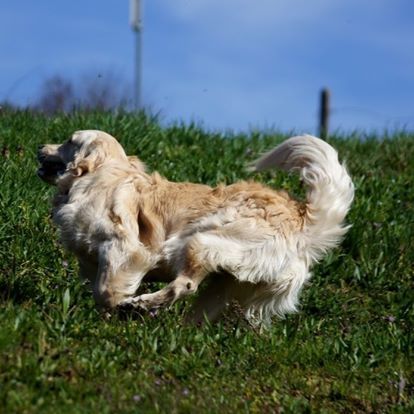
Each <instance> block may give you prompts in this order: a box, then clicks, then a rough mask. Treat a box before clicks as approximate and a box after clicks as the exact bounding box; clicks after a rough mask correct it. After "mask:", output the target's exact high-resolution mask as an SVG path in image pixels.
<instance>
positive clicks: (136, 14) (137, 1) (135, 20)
mask: <svg viewBox="0 0 414 414" xmlns="http://www.w3.org/2000/svg"><path fill="white" fill-rule="evenodd" d="M129 5H130V9H129V11H130V25H131V28H132V30H133V31H134V32H135V88H134V90H135V96H134V105H135V110H137V111H138V110H139V109H141V105H142V103H141V89H142V81H141V77H142V21H141V0H130V3H129Z"/></svg>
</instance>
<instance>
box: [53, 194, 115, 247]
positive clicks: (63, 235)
mask: <svg viewBox="0 0 414 414" xmlns="http://www.w3.org/2000/svg"><path fill="white" fill-rule="evenodd" d="M53 221H54V222H55V224H56V225H57V226H58V229H59V232H60V239H61V242H62V243H63V245H64V246H65V247H66V248H67V249H68V250H71V251H72V252H74V253H75V254H77V255H79V254H88V255H91V254H92V255H96V254H97V253H98V249H99V245H100V244H101V243H102V242H104V241H105V240H110V239H112V238H113V237H114V226H113V222H112V221H111V220H110V218H109V215H108V212H107V211H106V209H105V206H104V205H103V203H99V202H96V201H92V200H88V199H85V200H78V201H75V202H69V203H66V204H61V205H60V206H57V207H56V208H55V209H54V211H53Z"/></svg>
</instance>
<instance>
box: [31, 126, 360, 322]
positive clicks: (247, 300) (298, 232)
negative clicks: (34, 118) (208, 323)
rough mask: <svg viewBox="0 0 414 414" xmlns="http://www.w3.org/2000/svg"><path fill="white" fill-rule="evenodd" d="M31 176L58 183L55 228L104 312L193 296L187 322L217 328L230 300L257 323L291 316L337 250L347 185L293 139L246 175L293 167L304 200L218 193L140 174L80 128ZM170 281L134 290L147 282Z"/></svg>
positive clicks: (269, 192)
mask: <svg viewBox="0 0 414 414" xmlns="http://www.w3.org/2000/svg"><path fill="white" fill-rule="evenodd" d="M38 160H39V162H40V168H39V170H38V175H39V177H40V178H41V179H42V180H44V181H45V182H47V183H49V184H53V185H55V186H56V187H57V193H56V195H55V198H54V201H53V214H52V215H53V221H54V223H55V224H56V225H57V227H58V229H59V232H60V238H61V241H62V243H63V245H64V247H66V249H67V250H69V251H70V252H72V253H74V255H75V256H76V257H77V259H78V262H79V269H80V275H81V277H82V278H84V279H87V280H88V281H89V282H90V285H91V288H92V292H93V296H94V299H95V301H96V303H97V304H98V305H99V306H100V307H103V308H105V309H115V308H118V307H119V308H125V307H127V308H128V307H129V308H131V307H132V308H134V309H144V310H152V309H154V308H160V307H164V306H168V305H171V304H173V303H174V302H176V301H177V300H179V299H181V298H184V297H186V296H188V295H191V294H194V293H195V292H196V291H197V289H198V287H199V286H200V284H201V283H202V282H203V281H204V280H205V279H206V278H207V277H208V276H209V275H211V274H214V275H215V276H214V278H213V280H212V283H210V284H209V285H208V287H207V288H206V289H204V290H203V291H202V293H201V295H200V296H199V297H198V299H197V300H196V302H195V305H194V311H193V319H194V320H195V321H201V320H203V318H208V319H210V320H215V319H217V318H219V316H220V315H221V313H222V312H223V310H224V309H225V308H226V306H227V305H228V304H229V303H230V302H232V301H236V302H237V303H238V305H239V307H241V309H242V310H243V312H244V314H245V316H246V318H247V319H248V320H249V321H251V322H252V323H255V324H260V323H269V322H270V321H271V319H272V317H273V316H279V317H282V316H283V315H284V314H286V313H289V312H293V311H295V310H296V307H297V303H298V295H299V292H300V291H301V288H302V286H303V285H304V284H305V282H306V281H307V280H308V279H309V277H310V271H309V269H310V267H311V266H312V264H314V263H315V262H317V261H318V260H320V259H321V258H322V256H323V255H324V254H325V253H326V252H327V251H328V250H329V249H331V248H333V247H335V246H336V245H338V244H339V242H340V241H341V239H342V238H343V236H344V234H345V233H346V231H347V229H348V228H349V226H347V225H345V224H344V219H345V216H346V214H347V212H348V210H349V208H350V206H351V203H352V200H353V197H354V186H353V183H352V180H351V178H350V176H349V174H348V172H347V169H346V167H345V166H344V165H341V164H340V163H339V161H338V154H337V152H336V151H335V150H334V149H333V148H332V147H331V146H330V145H329V144H328V143H326V142H325V141H323V140H321V139H319V138H316V137H313V136H310V135H304V136H296V137H292V138H289V139H287V140H286V141H284V142H282V143H281V144H280V145H279V146H277V147H276V148H275V149H273V150H271V151H270V152H268V153H266V154H264V155H263V156H262V157H260V158H259V159H258V160H257V161H256V162H255V163H254V164H253V168H252V169H253V170H254V171H261V170H264V169H268V168H279V169H281V170H285V171H298V172H299V174H300V177H301V180H302V181H303V183H304V185H305V186H306V188H307V195H306V200H305V201H298V200H296V199H295V198H293V197H291V196H290V195H288V194H287V193H286V192H284V191H276V190H274V189H272V188H270V187H268V186H265V185H263V184H261V183H258V182H245V181H242V182H236V183H234V184H231V185H228V186H224V185H219V186H217V187H215V188H212V187H209V186H207V185H202V184H193V183H188V182H183V183H176V182H171V181H168V180H167V179H165V178H163V177H161V176H160V175H159V174H158V173H156V172H155V173H152V174H149V173H147V172H146V168H145V165H144V164H143V163H142V161H141V160H140V159H139V158H137V157H134V156H127V155H126V153H125V151H124V149H123V148H122V146H121V145H120V144H119V142H118V141H117V140H116V139H115V138H114V137H112V136H111V135H109V134H107V133H105V132H102V131H95V130H86V131H77V132H75V133H74V134H73V135H72V137H71V138H70V139H69V140H67V141H66V142H64V143H63V144H61V145H55V144H48V145H44V146H41V147H39V152H38ZM151 278H152V279H155V280H162V281H165V282H168V284H167V285H166V286H165V287H163V288H162V289H160V290H158V291H155V292H153V293H144V294H138V293H137V291H138V288H139V287H140V285H141V283H142V282H143V281H144V280H148V279H151Z"/></svg>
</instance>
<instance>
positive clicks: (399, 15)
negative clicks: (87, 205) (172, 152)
mask: <svg viewBox="0 0 414 414" xmlns="http://www.w3.org/2000/svg"><path fill="white" fill-rule="evenodd" d="M143 2H144V10H143V11H144V13H143V15H144V32H143V100H144V102H145V103H146V104H147V105H148V106H149V107H151V108H152V110H153V111H156V112H158V111H159V112H160V113H161V116H162V119H163V120H164V122H166V123H168V122H173V121H178V120H184V121H186V122H189V121H191V120H194V121H196V122H200V123H201V124H202V125H204V126H205V127H206V128H208V129H210V130H227V129H232V130H236V131H240V130H243V131H248V130H250V129H257V128H259V129H267V128H276V129H281V130H283V131H292V130H294V131H296V132H310V133H315V132H316V131H317V128H316V127H317V115H318V96H319V91H320V89H321V88H322V87H324V86H326V87H329V88H330V90H331V93H332V118H331V128H332V129H341V130H344V131H350V130H354V129H364V130H368V131H371V130H378V131H382V130H383V129H385V128H388V129H394V128H400V127H405V128H406V129H409V130H413V129H414V128H413V127H414V98H413V97H414V2H413V1H412V0H254V1H253V0H143ZM128 15H129V1H128V0H83V1H80V0H71V1H66V2H63V1H60V0H53V1H52V0H38V1H33V0H31V1H30V0H9V1H7V0H6V1H2V2H1V3H0V53H1V64H0V100H4V99H9V100H11V101H13V102H16V103H19V104H22V105H27V104H30V103H33V102H34V100H35V98H36V95H37V93H38V90H39V87H40V85H41V83H42V81H43V80H44V79H45V78H46V77H48V76H52V75H54V74H61V75H64V76H67V77H69V78H72V79H77V78H79V77H81V76H83V75H85V73H87V74H91V73H92V74H95V73H96V74H101V73H108V72H113V73H116V74H117V76H118V77H119V78H120V79H125V82H120V87H125V84H130V85H132V76H133V67H134V66H133V65H134V60H133V51H134V43H133V42H134V41H133V35H132V32H131V29H130V27H129V25H128V21H129V16H128Z"/></svg>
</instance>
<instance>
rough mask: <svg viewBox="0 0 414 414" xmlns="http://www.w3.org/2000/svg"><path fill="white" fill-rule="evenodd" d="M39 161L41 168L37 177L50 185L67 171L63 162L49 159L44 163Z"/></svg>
mask: <svg viewBox="0 0 414 414" xmlns="http://www.w3.org/2000/svg"><path fill="white" fill-rule="evenodd" d="M39 158H40V157H39ZM39 161H40V167H39V169H38V170H37V175H38V176H39V178H41V179H42V180H43V181H46V182H47V183H49V184H54V183H55V181H56V179H57V178H58V177H59V176H60V175H62V174H63V173H64V172H65V170H66V165H65V163H63V162H62V161H58V160H48V159H44V160H43V161H42V160H41V159H39Z"/></svg>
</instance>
